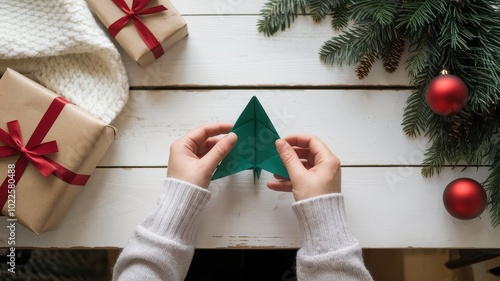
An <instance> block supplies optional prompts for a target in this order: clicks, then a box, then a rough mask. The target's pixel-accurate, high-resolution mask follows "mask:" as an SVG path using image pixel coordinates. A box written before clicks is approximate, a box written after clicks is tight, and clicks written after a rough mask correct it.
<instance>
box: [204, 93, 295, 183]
mask: <svg viewBox="0 0 500 281" xmlns="http://www.w3.org/2000/svg"><path fill="white" fill-rule="evenodd" d="M231 132H234V133H235V134H236V135H237V136H238V142H237V143H236V145H235V146H234V147H233V149H232V150H231V152H229V154H228V155H227V156H226V157H225V158H224V160H222V162H221V163H220V165H219V167H218V168H217V170H215V173H214V174H213V176H212V179H213V180H215V179H219V178H222V177H225V176H229V175H232V174H235V173H238V172H241V171H243V170H248V169H253V171H254V178H255V177H257V178H259V177H260V172H261V170H262V169H263V170H266V171H268V172H271V173H273V174H276V175H279V176H281V177H284V178H289V175H288V172H287V171H286V168H285V166H284V165H283V162H282V161H281V159H280V157H279V155H278V151H276V146H275V144H274V143H275V141H276V140H277V139H279V138H280V136H279V135H278V132H276V129H275V128H274V126H273V123H272V122H271V120H270V119H269V117H268V116H267V114H266V111H265V110H264V108H263V107H262V105H261V104H260V102H259V100H258V99H257V98H256V97H255V96H254V97H252V99H251V100H250V102H249V103H248V105H247V106H246V107H245V109H244V110H243V112H242V113H241V115H240V117H238V120H236V123H235V124H234V126H233V128H232V129H231Z"/></svg>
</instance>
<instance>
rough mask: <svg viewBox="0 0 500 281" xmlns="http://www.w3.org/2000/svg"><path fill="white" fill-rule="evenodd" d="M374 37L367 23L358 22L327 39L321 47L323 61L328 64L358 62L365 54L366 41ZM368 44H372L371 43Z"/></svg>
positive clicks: (320, 53)
mask: <svg viewBox="0 0 500 281" xmlns="http://www.w3.org/2000/svg"><path fill="white" fill-rule="evenodd" d="M371 37H373V34H372V29H371V28H370V26H369V25H367V24H357V25H355V26H352V27H351V28H349V29H348V30H347V31H345V32H344V33H342V34H340V35H339V36H337V37H333V38H331V39H330V40H328V41H326V42H325V43H324V44H323V46H322V47H321V49H320V52H319V55H320V59H321V61H323V62H324V63H326V64H328V65H334V64H339V65H342V63H344V62H347V64H349V65H351V64H355V63H358V62H359V61H360V60H361V59H362V58H363V55H364V49H363V48H364V46H365V44H366V43H365V42H366V41H369V38H371ZM366 45H371V44H370V43H368V44H366Z"/></svg>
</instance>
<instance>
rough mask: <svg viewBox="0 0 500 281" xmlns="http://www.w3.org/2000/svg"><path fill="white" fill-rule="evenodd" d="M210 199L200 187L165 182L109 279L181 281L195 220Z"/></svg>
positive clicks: (191, 246)
mask: <svg viewBox="0 0 500 281" xmlns="http://www.w3.org/2000/svg"><path fill="white" fill-rule="evenodd" d="M210 196H211V193H210V192H209V191H207V190H206V189H203V188H201V187H197V186H194V185H192V184H189V183H186V182H183V181H180V180H176V179H170V178H168V179H166V180H165V182H164V187H163V190H162V192H161V195H160V197H159V199H158V203H159V205H158V206H157V208H156V209H155V210H154V212H153V213H152V214H151V215H149V216H148V217H147V218H146V220H145V221H144V222H143V223H142V224H140V225H139V226H137V228H136V230H135V232H134V233H133V235H132V237H131V238H130V240H129V241H128V244H127V246H126V247H125V248H124V249H123V251H122V253H121V254H120V256H119V257H118V260H117V262H116V265H115V268H114V271H113V280H120V281H124V280H131V281H132V280H133V281H136V280H168V281H178V280H179V281H180V280H184V278H185V276H186V274H187V271H188V269H189V265H190V263H191V260H192V258H193V254H194V234H195V230H196V226H197V222H198V218H199V216H200V214H201V213H202V211H203V209H204V208H205V206H206V204H207V202H208V200H209V199H210Z"/></svg>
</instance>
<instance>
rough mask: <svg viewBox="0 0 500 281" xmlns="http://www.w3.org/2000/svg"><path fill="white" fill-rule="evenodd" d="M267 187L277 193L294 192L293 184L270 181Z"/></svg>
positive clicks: (287, 181)
mask: <svg viewBox="0 0 500 281" xmlns="http://www.w3.org/2000/svg"><path fill="white" fill-rule="evenodd" d="M267 187H268V188H269V189H272V190H275V191H282V192H292V182H290V181H289V180H285V181H269V182H267Z"/></svg>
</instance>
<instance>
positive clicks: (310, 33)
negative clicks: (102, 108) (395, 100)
mask: <svg viewBox="0 0 500 281" xmlns="http://www.w3.org/2000/svg"><path fill="white" fill-rule="evenodd" d="M185 19H186V20H187V22H188V26H189V32H190V35H189V36H188V37H187V38H186V39H184V40H182V41H181V42H179V43H177V44H176V45H174V46H173V47H172V48H171V49H169V50H168V51H167V52H166V53H165V55H163V56H162V57H160V58H159V59H158V60H157V61H155V62H153V63H152V64H150V65H149V66H147V67H146V68H144V69H143V68H141V67H140V66H139V65H137V64H136V63H135V62H133V61H132V60H131V59H130V58H129V57H128V56H127V55H126V54H125V53H124V52H123V51H121V52H122V57H123V61H124V63H125V66H126V68H127V71H128V77H129V81H130V85H131V86H169V87H172V86H175V87H183V86H184V87H185V86H189V87H217V86H252V87H268V86H342V87H343V86H346V85H358V86H359V85H363V86H366V85H381V86H394V85H396V86H401V85H403V86H407V85H409V79H408V76H407V74H406V71H405V70H404V67H400V68H399V69H398V71H396V72H395V73H393V74H390V75H389V74H386V73H385V72H384V70H383V67H382V64H381V63H380V62H378V63H376V64H374V66H373V70H372V73H371V74H370V75H369V76H368V77H367V78H366V79H363V80H359V79H358V78H357V76H356V73H355V71H354V70H355V67H353V66H351V67H350V66H345V65H344V66H343V67H338V66H336V67H330V66H327V65H325V64H324V63H322V62H321V61H320V60H319V55H318V51H319V49H320V47H321V46H322V45H323V42H324V41H326V40H328V39H330V38H331V37H332V36H334V35H335V34H336V33H334V32H333V31H332V30H331V27H330V25H329V23H328V22H326V21H325V22H323V23H321V24H314V23H313V21H312V19H311V18H310V17H305V16H302V17H299V18H298V19H297V20H296V21H295V23H294V24H293V26H292V28H291V29H290V30H287V31H286V32H282V33H280V34H277V35H276V36H273V37H270V38H269V37H265V36H264V35H263V34H262V33H259V32H258V31H257V27H256V23H257V20H258V17H257V16H223V17H219V16H202V17H200V16H186V17H185ZM403 59H404V58H403Z"/></svg>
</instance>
